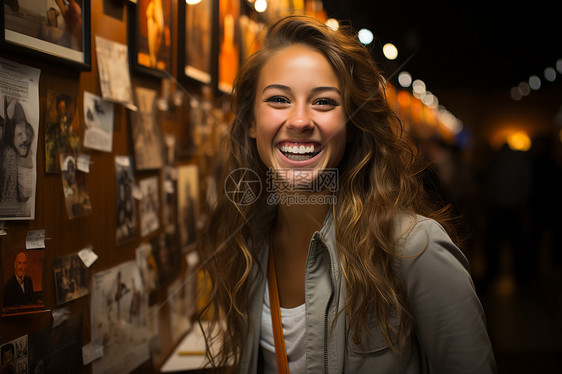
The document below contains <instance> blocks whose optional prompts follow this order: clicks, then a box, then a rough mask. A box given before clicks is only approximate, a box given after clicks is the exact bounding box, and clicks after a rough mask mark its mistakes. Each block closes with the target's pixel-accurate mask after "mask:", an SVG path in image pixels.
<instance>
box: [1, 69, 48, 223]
mask: <svg viewBox="0 0 562 374" xmlns="http://www.w3.org/2000/svg"><path fill="white" fill-rule="evenodd" d="M40 73H41V71H40V70H39V69H35V68H31V67H28V66H25V65H21V64H17V63H13V62H11V61H8V60H4V59H2V58H0V221H2V220H29V219H34V218H35V194H36V187H37V186H36V182H37V139H38V135H39V112H40V110H39V75H40ZM14 87H17V88H18V89H17V90H14ZM14 95H18V96H17V97H16V96H14Z"/></svg>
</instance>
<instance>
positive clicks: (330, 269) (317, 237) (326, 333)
mask: <svg viewBox="0 0 562 374" xmlns="http://www.w3.org/2000/svg"><path fill="white" fill-rule="evenodd" d="M316 239H318V240H319V241H320V242H321V243H322V245H323V246H324V250H325V251H326V253H327V254H328V260H329V262H328V263H329V266H328V275H329V278H330V284H331V285H333V284H334V280H333V273H332V257H331V256H330V251H329V250H328V246H327V245H326V243H324V240H322V237H321V236H320V234H318V235H317V236H316ZM333 296H334V290H333V287H332V290H331V291H330V298H329V299H328V303H327V304H326V311H325V312H324V373H326V374H328V373H329V369H328V319H329V316H328V314H329V311H330V304H331V303H332V298H333Z"/></svg>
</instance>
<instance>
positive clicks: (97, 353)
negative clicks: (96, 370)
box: [82, 342, 103, 365]
mask: <svg viewBox="0 0 562 374" xmlns="http://www.w3.org/2000/svg"><path fill="white" fill-rule="evenodd" d="M101 357H103V345H102V344H99V343H96V342H91V343H88V344H86V345H85V346H83V347H82V361H83V363H84V365H88V364H90V363H91V362H93V361H95V360H97V359H98V358H101Z"/></svg>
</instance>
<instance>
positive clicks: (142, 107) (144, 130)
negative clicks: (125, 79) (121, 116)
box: [131, 87, 164, 170]
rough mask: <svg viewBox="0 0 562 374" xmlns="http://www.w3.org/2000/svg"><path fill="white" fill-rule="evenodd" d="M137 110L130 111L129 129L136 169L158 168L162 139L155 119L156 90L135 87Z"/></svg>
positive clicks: (161, 162)
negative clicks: (131, 135)
mask: <svg viewBox="0 0 562 374" xmlns="http://www.w3.org/2000/svg"><path fill="white" fill-rule="evenodd" d="M135 94H136V97H137V103H138V110H137V111H135V112H131V131H132V133H133V145H134V149H135V167H136V169H137V170H147V169H159V168H161V167H162V165H164V141H163V139H162V130H161V128H160V124H159V123H158V122H157V121H156V107H155V102H156V91H155V90H151V89H148V88H144V87H136V88H135Z"/></svg>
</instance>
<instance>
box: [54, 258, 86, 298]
mask: <svg viewBox="0 0 562 374" xmlns="http://www.w3.org/2000/svg"><path fill="white" fill-rule="evenodd" d="M53 271H54V275H55V291H56V296H57V305H60V304H64V303H66V302H67V301H71V300H75V299H78V298H80V297H82V296H85V295H87V294H88V293H89V291H88V284H89V281H90V278H89V274H88V268H87V267H86V265H84V262H82V260H81V259H80V257H79V256H78V254H71V255H67V256H62V257H56V258H54V259H53Z"/></svg>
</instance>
